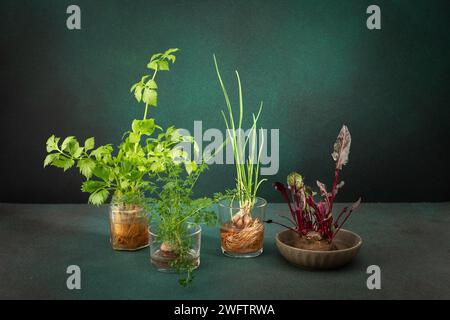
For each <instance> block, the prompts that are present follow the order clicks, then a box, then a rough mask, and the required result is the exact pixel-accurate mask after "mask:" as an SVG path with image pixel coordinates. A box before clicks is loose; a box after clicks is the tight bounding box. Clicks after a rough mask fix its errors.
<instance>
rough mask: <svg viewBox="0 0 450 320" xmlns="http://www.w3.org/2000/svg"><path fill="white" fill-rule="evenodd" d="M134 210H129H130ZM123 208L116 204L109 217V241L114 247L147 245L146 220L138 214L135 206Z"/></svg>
mask: <svg viewBox="0 0 450 320" xmlns="http://www.w3.org/2000/svg"><path fill="white" fill-rule="evenodd" d="M133 209H134V210H136V211H135V212H133V211H132V212H130V210H133ZM133 209H131V208H130V209H129V208H128V206H127V208H126V209H125V207H123V206H117V207H115V208H114V209H113V211H112V217H111V219H110V227H111V242H112V246H113V248H114V249H118V250H135V249H138V248H141V247H144V246H146V245H148V243H149V233H148V225H147V221H146V219H145V218H144V217H141V216H140V215H139V213H140V211H139V210H138V209H137V208H133Z"/></svg>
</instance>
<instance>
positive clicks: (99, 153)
mask: <svg viewBox="0 0 450 320" xmlns="http://www.w3.org/2000/svg"><path fill="white" fill-rule="evenodd" d="M112 151H113V148H112V147H111V146H110V145H109V144H108V145H106V146H100V147H98V148H97V149H95V150H94V151H92V152H91V156H94V157H95V158H96V159H97V160H100V159H101V158H102V157H104V156H105V155H109V154H111V152H112Z"/></svg>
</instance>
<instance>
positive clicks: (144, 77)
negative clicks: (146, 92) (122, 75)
mask: <svg viewBox="0 0 450 320" xmlns="http://www.w3.org/2000/svg"><path fill="white" fill-rule="evenodd" d="M148 77H150V76H149V75H145V76H143V77H142V78H141V82H140V83H141V84H143V83H144V81H145V79H147V78H148Z"/></svg>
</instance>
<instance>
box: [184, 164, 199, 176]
mask: <svg viewBox="0 0 450 320" xmlns="http://www.w3.org/2000/svg"><path fill="white" fill-rule="evenodd" d="M184 165H185V166H186V172H187V173H188V174H191V173H192V172H193V171H195V170H197V163H195V161H188V162H185V163H184Z"/></svg>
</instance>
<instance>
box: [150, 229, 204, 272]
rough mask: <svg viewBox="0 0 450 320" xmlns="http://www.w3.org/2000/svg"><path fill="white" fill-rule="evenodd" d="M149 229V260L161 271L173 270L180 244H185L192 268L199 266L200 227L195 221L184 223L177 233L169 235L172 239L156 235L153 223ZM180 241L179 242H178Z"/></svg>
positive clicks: (156, 231) (156, 230)
mask: <svg viewBox="0 0 450 320" xmlns="http://www.w3.org/2000/svg"><path fill="white" fill-rule="evenodd" d="M149 231H150V260H151V263H152V264H153V266H154V267H155V268H156V269H157V270H158V271H161V272H175V271H176V268H174V266H173V264H174V263H175V262H176V260H177V258H178V254H179V250H180V249H179V248H180V246H181V245H182V246H187V254H188V259H189V260H191V263H192V265H193V266H194V269H197V268H198V267H199V266H200V245H201V239H202V228H201V227H200V225H198V224H196V223H191V222H188V223H186V224H184V226H183V227H182V228H180V230H178V231H175V232H178V234H177V235H174V236H173V237H172V236H171V237H170V238H171V239H172V240H166V239H162V238H161V237H160V236H159V235H158V227H157V225H155V224H152V226H151V227H150V229H149ZM180 241H181V244H180Z"/></svg>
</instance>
